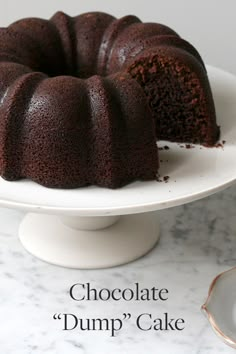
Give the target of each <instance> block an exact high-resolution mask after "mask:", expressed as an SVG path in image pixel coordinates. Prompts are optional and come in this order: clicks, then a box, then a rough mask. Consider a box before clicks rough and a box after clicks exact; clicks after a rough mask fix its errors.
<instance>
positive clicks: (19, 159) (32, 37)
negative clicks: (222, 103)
mask: <svg viewBox="0 0 236 354" xmlns="http://www.w3.org/2000/svg"><path fill="white" fill-rule="evenodd" d="M0 78H1V80H0V174H1V176H2V177H3V178H5V179H7V180H17V179H20V178H30V179H32V180H33V181H36V182H38V183H40V184H42V185H44V186H47V187H57V188H75V187H80V186H85V185H89V184H96V185H99V186H103V187H110V188H117V187H121V186H123V185H125V184H127V183H129V182H131V181H134V180H150V179H154V178H155V177H156V173H157V170H158V154H157V146H156V139H167V140H171V141H178V142H196V143H201V144H205V145H208V146H212V145H214V143H215V142H216V140H217V138H218V135H219V128H218V127H217V125H216V118H215V110H214V103H213V99H212V94H211V89H210V86H209V82H208V78H207V73H206V70H205V67H204V64H203V61H202V59H201V57H200V55H199V54H198V52H197V51H196V49H195V48H194V47H193V46H192V45H191V44H189V43H188V42H186V41H185V40H183V39H181V38H180V37H179V36H178V35H177V34H176V33H175V32H174V31H173V30H172V29H170V28H168V27H167V26H164V25H160V24H157V23H142V22H141V21H140V20H139V19H138V18H137V17H135V16H125V17H123V18H121V19H115V18H114V17H113V16H110V15H108V14H105V13H100V12H93V13H87V14H83V15H80V16H77V17H70V16H68V15H66V14H64V13H62V12H58V13H56V14H55V15H54V16H53V17H52V18H51V19H50V20H43V19H37V18H28V19H23V20H20V21H17V22H15V23H13V24H12V25H10V26H9V27H7V28H2V29H0Z"/></svg>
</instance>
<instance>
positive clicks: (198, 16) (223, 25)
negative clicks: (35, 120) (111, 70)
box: [0, 0, 236, 74]
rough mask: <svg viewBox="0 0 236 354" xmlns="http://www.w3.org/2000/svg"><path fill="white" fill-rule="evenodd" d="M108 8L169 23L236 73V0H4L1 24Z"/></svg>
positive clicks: (207, 58)
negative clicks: (56, 13)
mask: <svg viewBox="0 0 236 354" xmlns="http://www.w3.org/2000/svg"><path fill="white" fill-rule="evenodd" d="M57 10H62V11H65V12H67V13H68V14H70V15H76V14H79V13H82V12H87V11H105V12H108V13H111V14H113V15H115V16H118V17H119V16H123V15H127V14H135V15H137V16H139V17H140V18H141V19H142V20H143V21H155V22H161V23H165V24H167V25H169V26H171V27H173V28H174V29H175V30H176V31H177V32H178V33H179V34H180V35H181V36H182V37H184V38H185V39H187V40H189V41H191V42H192V44H194V45H195V46H196V47H197V49H198V50H199V52H200V53H201V55H202V57H203V59H204V60H205V62H206V63H208V64H212V65H215V66H218V67H221V68H223V69H225V70H228V71H231V72H232V73H235V74H236V39H235V37H236V0H224V1H223V0H106V1H105V0H80V1H78V0H0V26H7V25H8V24H10V23H11V22H13V21H15V20H17V19H19V18H22V17H29V16H30V17H31V16H36V17H43V18H49V17H50V16H52V15H53V14H54V12H56V11H57Z"/></svg>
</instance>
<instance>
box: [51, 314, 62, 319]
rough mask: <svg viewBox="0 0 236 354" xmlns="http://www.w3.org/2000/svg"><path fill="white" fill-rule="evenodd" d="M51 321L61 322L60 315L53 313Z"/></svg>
mask: <svg viewBox="0 0 236 354" xmlns="http://www.w3.org/2000/svg"><path fill="white" fill-rule="evenodd" d="M53 319H54V320H61V313H54V315H53Z"/></svg>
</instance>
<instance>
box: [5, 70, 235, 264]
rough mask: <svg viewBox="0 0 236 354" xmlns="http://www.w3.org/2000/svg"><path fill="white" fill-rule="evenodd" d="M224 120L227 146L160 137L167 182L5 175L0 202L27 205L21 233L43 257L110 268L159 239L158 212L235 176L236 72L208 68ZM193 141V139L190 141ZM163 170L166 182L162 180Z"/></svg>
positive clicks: (230, 181) (197, 196) (205, 193)
mask: <svg viewBox="0 0 236 354" xmlns="http://www.w3.org/2000/svg"><path fill="white" fill-rule="evenodd" d="M207 69H208V74H209V79H210V82H211V87H212V90H213V95H214V100H215V104H216V111H217V121H218V124H219V125H220V126H221V142H222V141H225V143H224V144H222V146H219V147H215V148H204V147H202V146H199V145H194V146H191V148H186V146H185V144H174V143H169V142H159V144H158V145H159V147H164V146H168V147H169V149H164V148H163V149H161V151H160V159H161V160H162V163H161V170H160V176H161V177H160V179H161V180H162V182H158V181H152V182H135V183H132V184H130V185H128V186H125V187H123V188H121V189H117V190H109V189H103V188H98V187H95V186H91V187H86V188H79V189H74V190H58V189H48V188H44V187H42V186H40V185H38V184H36V183H34V182H31V181H28V180H21V181H17V182H7V181H4V180H3V179H0V205H1V206H4V207H10V208H15V209H21V210H25V211H28V212H29V213H28V214H26V216H25V218H24V219H23V221H22V223H21V225H20V229H19V236H20V240H21V242H22V244H23V246H24V247H25V248H26V249H27V250H28V251H29V252H30V253H32V254H33V255H35V256H36V257H38V258H40V259H42V260H44V261H47V262H50V263H53V264H57V265H60V266H65V267H72V268H105V267H111V266H116V265H120V264H124V263H127V262H130V261H132V260H134V259H137V258H139V257H141V256H142V255H144V254H146V253H147V252H148V251H149V250H150V249H152V248H153V246H154V245H155V244H156V242H157V241H158V238H159V228H158V222H157V220H156V213H154V211H156V210H160V209H165V208H170V207H173V206H177V205H181V204H184V203H188V202H191V201H194V200H197V199H200V198H203V197H205V196H208V195H210V194H213V193H216V192H217V191H220V190H222V189H224V188H226V187H228V186H230V185H232V184H233V183H234V182H235V180H236V163H235V156H236V124H235V122H236V77H235V76H233V75H231V74H229V73H226V72H224V71H222V70H220V69H217V68H213V67H210V66H209V67H207ZM188 147H189V146H188ZM164 176H169V179H168V177H166V178H165V179H166V181H164V180H163V177H164Z"/></svg>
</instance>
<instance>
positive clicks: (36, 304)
mask: <svg viewBox="0 0 236 354" xmlns="http://www.w3.org/2000/svg"><path fill="white" fill-rule="evenodd" d="M235 202H236V188H235V187H231V188H229V189H228V190H226V191H224V192H220V193H218V194H217V195H214V196H211V197H209V198H206V199H203V200H201V201H197V202H194V203H191V204H188V205H184V206H180V207H176V208H172V209H168V210H163V211H160V212H158V213H157V217H158V218H159V220H160V224H161V233H162V235H161V239H160V242H159V245H158V246H157V247H156V248H155V249H154V250H153V251H151V252H150V253H149V254H148V255H147V256H145V257H143V258H142V259H140V260H138V261H136V262H133V263H130V264H128V265H125V266H122V267H116V268H112V269H107V270H86V271H84V270H83V271H80V270H72V269H63V268H59V267H56V266H52V265H49V264H46V263H44V262H41V261H39V260H37V259H36V258H34V257H32V256H31V255H30V254H28V253H27V252H26V251H25V250H24V249H23V248H22V246H21V244H20V242H19V239H18V237H17V230H18V226H19V223H20V221H21V219H22V217H23V213H20V212H17V211H14V210H7V209H0V242H1V248H0V276H1V282H0V315H1V323H0V352H1V353H3V354H32V353H33V354H42V353H45V354H65V353H66V354H80V353H81V354H110V353H112V354H143V353H148V354H152V353H155V354H156V353H158V354H159V353H160V354H162V353H165V354H173V353H175V354H178V353H181V354H217V353H228V354H230V353H234V352H235V351H234V350H233V349H231V348H229V347H228V346H226V345H225V344H223V343H222V342H221V341H220V340H219V339H218V338H217V337H216V335H215V334H214V333H213V331H212V329H211V328H210V326H209V324H208V322H207V320H206V318H204V316H203V314H202V313H201V311H200V306H201V305H202V303H203V302H204V301H205V298H206V295H207V291H208V287H209V284H210V282H211V280H212V279H213V278H214V277H215V275H217V274H218V273H220V272H221V271H223V270H225V269H228V268H230V267H231V266H235V265H236V211H235V207H234V206H235ZM77 282H80V283H86V282H90V283H91V284H92V285H93V286H94V287H97V288H103V287H108V288H110V289H112V288H115V287H120V288H125V287H130V286H131V285H132V284H134V283H135V282H139V283H140V285H141V286H142V287H147V288H150V287H153V286H156V287H160V288H167V289H168V290H169V299H168V301H167V302H152V301H150V302H135V301H132V302H125V301H120V302H118V303H116V302H114V301H108V302H102V301H99V302H92V301H91V302H75V301H73V300H72V299H71V298H70V297H69V295H68V290H69V288H70V286H71V285H72V284H74V283H77ZM125 312H130V313H132V315H133V316H136V315H138V314H140V313H143V312H147V313H151V314H152V315H153V317H154V318H155V317H160V315H162V314H163V313H164V312H168V313H169V314H170V315H171V316H172V317H176V318H177V317H182V318H184V319H185V321H186V328H185V329H184V330H183V331H182V332H171V331H163V332H157V331H156V332H155V331H148V332H144V331H140V330H138V329H137V328H136V326H135V325H134V323H133V322H132V321H131V322H127V323H126V324H125V326H124V328H123V329H122V331H121V332H120V333H119V334H118V335H117V336H116V337H114V338H111V337H110V336H109V334H108V333H106V332H98V331H97V332H95V331H90V332H86V331H84V332H81V331H79V330H76V329H75V330H74V331H63V330H62V329H61V328H62V324H61V323H60V321H55V320H53V318H52V316H53V314H54V313H74V314H76V315H77V316H79V317H81V318H98V317H104V316H106V317H117V316H120V315H121V314H122V313H125Z"/></svg>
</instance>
